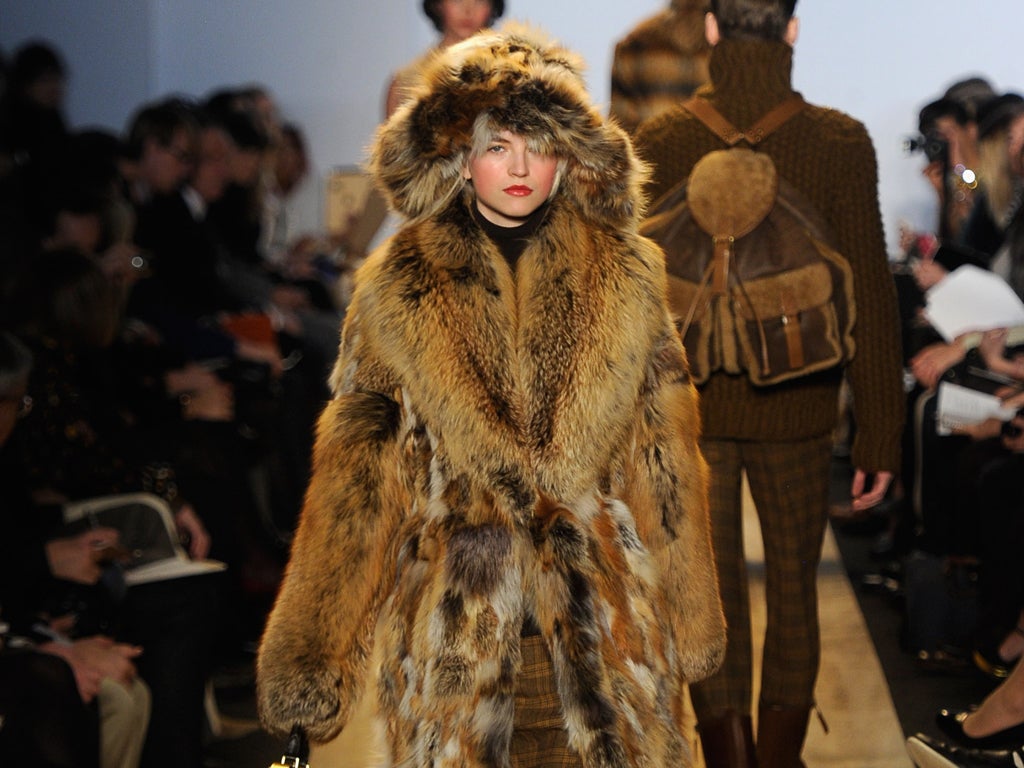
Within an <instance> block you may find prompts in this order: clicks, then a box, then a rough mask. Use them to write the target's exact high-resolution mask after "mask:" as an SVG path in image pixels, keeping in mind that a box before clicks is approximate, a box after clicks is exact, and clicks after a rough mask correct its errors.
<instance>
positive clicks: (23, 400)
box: [0, 395, 32, 419]
mask: <svg viewBox="0 0 1024 768" xmlns="http://www.w3.org/2000/svg"><path fill="white" fill-rule="evenodd" d="M0 403H13V404H16V405H17V407H18V418H19V419H23V418H25V417H26V416H28V415H29V414H30V413H32V396H31V395H21V396H20V397H19V396H18V395H14V396H13V397H0Z"/></svg>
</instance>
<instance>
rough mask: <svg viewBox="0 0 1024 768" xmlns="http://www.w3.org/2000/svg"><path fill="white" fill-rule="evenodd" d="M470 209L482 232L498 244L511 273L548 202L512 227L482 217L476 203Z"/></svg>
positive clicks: (537, 225) (514, 269)
mask: <svg viewBox="0 0 1024 768" xmlns="http://www.w3.org/2000/svg"><path fill="white" fill-rule="evenodd" d="M472 210H473V218H474V219H475V220H476V222H477V223H478V224H479V225H480V228H481V229H482V230H483V231H484V234H485V235H487V237H489V238H490V239H491V241H492V242H493V243H494V244H495V245H497V246H498V250H500V251H501V255H502V256H504V257H505V261H507V262H508V266H509V269H511V270H512V273H513V274H515V271H516V264H517V263H518V262H519V257H520V256H522V254H523V251H524V250H526V244H527V243H528V242H529V241H530V238H531V237H532V236H533V234H534V233H535V232H536V231H537V228H538V227H539V226H540V223H541V221H543V220H544V214H545V213H546V212H547V210H548V204H547V203H544V204H543V205H542V206H540V207H539V208H538V209H537V210H536V211H534V212H533V213H531V214H530V215H529V216H527V217H526V218H525V219H524V220H523V223H522V224H518V225H516V226H514V227H503V226H501V225H499V224H495V223H494V222H492V221H488V220H487V219H486V218H484V215H483V214H482V213H480V209H479V208H477V207H476V203H474V204H473V207H472Z"/></svg>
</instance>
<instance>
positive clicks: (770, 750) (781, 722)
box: [757, 704, 810, 768]
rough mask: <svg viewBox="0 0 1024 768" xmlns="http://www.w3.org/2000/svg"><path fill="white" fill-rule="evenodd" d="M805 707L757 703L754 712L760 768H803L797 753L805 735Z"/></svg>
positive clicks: (806, 712) (801, 748) (800, 750)
mask: <svg viewBox="0 0 1024 768" xmlns="http://www.w3.org/2000/svg"><path fill="white" fill-rule="evenodd" d="M809 714H810V708H809V707H784V706H778V705H769V704H761V705H760V706H759V707H758V709H757V762H758V764H759V765H760V768H806V767H805V766H804V763H803V760H801V759H800V753H801V752H802V751H803V748H804V738H805V737H806V736H807V718H808V715H809Z"/></svg>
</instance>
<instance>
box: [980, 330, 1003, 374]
mask: <svg viewBox="0 0 1024 768" xmlns="http://www.w3.org/2000/svg"><path fill="white" fill-rule="evenodd" d="M1009 335H1010V331H1009V329H1008V328H993V329H992V330H988V331H985V332H984V333H982V334H981V341H979V342H978V354H980V355H981V359H982V360H984V361H985V365H986V366H987V367H988V368H990V369H993V370H995V369H998V368H999V364H1000V363H1001V362H1002V361H1003V359H1004V357H1005V355H1006V339H1007V337H1008V336H1009Z"/></svg>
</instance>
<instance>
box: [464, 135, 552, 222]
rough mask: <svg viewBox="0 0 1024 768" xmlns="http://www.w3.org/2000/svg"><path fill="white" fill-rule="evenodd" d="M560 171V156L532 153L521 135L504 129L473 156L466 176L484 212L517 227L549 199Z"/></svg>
mask: <svg viewBox="0 0 1024 768" xmlns="http://www.w3.org/2000/svg"><path fill="white" fill-rule="evenodd" d="M557 172H558V159H557V158H556V157H553V156H551V155H541V154H537V153H536V152H532V151H531V150H529V149H528V148H527V146H526V141H525V140H524V139H523V138H522V137H521V136H518V135H516V134H514V133H512V132H511V131H501V132H500V133H498V134H497V135H496V136H494V138H493V139H492V140H491V141H490V143H489V144H488V145H487V148H486V149H485V150H484V152H483V153H482V154H480V155H474V156H473V157H471V158H470V159H469V162H467V163H466V167H465V169H464V170H463V172H462V175H463V176H464V177H465V178H467V179H469V180H470V181H472V182H473V188H474V190H475V191H476V205H477V209H478V210H479V211H480V213H481V215H483V217H484V218H485V219H487V220H488V221H490V222H492V223H494V224H497V225H498V226H501V227H514V226H517V225H518V224H521V223H522V222H523V220H524V219H525V218H526V217H527V216H529V215H530V214H531V213H533V212H534V211H536V210H537V209H538V208H539V207H540V206H541V205H542V204H543V203H544V201H545V200H547V199H548V197H549V196H550V195H551V189H552V187H553V186H554V184H555V176H556V175H557Z"/></svg>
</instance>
